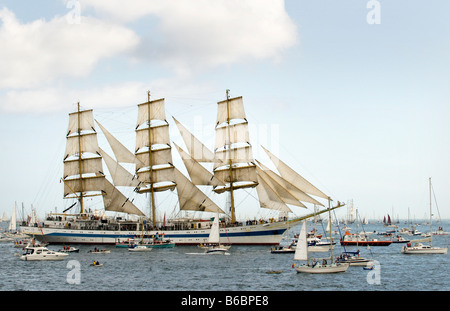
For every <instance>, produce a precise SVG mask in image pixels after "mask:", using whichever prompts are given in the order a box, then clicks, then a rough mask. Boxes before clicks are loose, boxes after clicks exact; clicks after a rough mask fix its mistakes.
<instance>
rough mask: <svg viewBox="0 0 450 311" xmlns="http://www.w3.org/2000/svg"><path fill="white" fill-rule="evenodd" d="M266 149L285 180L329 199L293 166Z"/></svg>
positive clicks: (306, 191) (308, 192) (304, 190)
mask: <svg viewBox="0 0 450 311" xmlns="http://www.w3.org/2000/svg"><path fill="white" fill-rule="evenodd" d="M263 149H264V151H265V152H266V153H267V155H268V156H269V157H270V159H271V160H272V162H273V163H274V164H275V166H276V167H277V170H278V172H279V173H280V175H281V177H283V178H284V179H285V180H287V181H288V182H290V183H291V184H293V185H294V186H295V187H297V188H298V189H300V190H302V191H303V192H305V193H307V194H311V195H314V196H318V197H321V198H324V199H328V198H329V197H328V196H327V195H326V194H325V193H323V192H322V191H320V190H319V189H317V188H316V187H315V186H314V185H312V184H311V183H310V182H309V181H307V180H306V179H305V178H303V177H302V176H300V175H299V174H298V173H297V172H296V171H294V170H293V169H292V168H290V167H289V166H288V165H286V164H285V163H284V162H282V161H281V160H280V159H278V158H277V157H276V156H275V155H273V154H272V153H271V152H270V151H269V150H267V149H266V148H264V147H263Z"/></svg>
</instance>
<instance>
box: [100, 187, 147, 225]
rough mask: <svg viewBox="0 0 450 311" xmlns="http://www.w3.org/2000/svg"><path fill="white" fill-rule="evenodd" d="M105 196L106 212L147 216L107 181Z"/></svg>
mask: <svg viewBox="0 0 450 311" xmlns="http://www.w3.org/2000/svg"><path fill="white" fill-rule="evenodd" d="M104 184H105V195H104V196H103V202H104V204H105V210H107V211H115V212H121V213H127V214H133V215H139V216H145V215H144V213H142V212H141V211H140V210H139V209H138V208H137V207H136V206H135V205H134V204H133V203H132V202H130V201H129V200H128V199H127V198H126V197H125V196H124V195H123V194H122V193H121V192H120V191H119V190H118V189H117V188H116V187H114V186H113V185H112V184H111V183H110V182H109V181H108V180H107V179H105V182H104Z"/></svg>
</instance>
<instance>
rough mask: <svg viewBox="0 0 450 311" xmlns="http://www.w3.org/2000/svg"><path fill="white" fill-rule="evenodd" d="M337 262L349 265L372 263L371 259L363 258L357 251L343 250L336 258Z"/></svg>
mask: <svg viewBox="0 0 450 311" xmlns="http://www.w3.org/2000/svg"><path fill="white" fill-rule="evenodd" d="M336 262H338V263H348V264H349V265H350V266H367V265H372V264H373V260H371V259H366V258H363V257H361V256H360V255H359V251H358V252H343V253H341V255H339V257H338V258H336Z"/></svg>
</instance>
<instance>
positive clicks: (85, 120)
mask: <svg viewBox="0 0 450 311" xmlns="http://www.w3.org/2000/svg"><path fill="white" fill-rule="evenodd" d="M66 138H67V141H66V152H65V157H64V177H63V181H64V197H65V198H74V197H76V198H78V199H79V200H80V201H82V199H83V197H84V196H85V193H86V192H91V193H90V194H89V196H92V195H101V194H102V193H101V192H102V191H103V190H104V180H105V176H104V174H103V168H102V162H101V159H102V158H101V155H100V148H99V146H98V142H97V132H96V131H95V128H94V118H93V112H92V110H80V106H79V104H78V111H77V112H74V113H71V114H69V129H68V131H67V136H66Z"/></svg>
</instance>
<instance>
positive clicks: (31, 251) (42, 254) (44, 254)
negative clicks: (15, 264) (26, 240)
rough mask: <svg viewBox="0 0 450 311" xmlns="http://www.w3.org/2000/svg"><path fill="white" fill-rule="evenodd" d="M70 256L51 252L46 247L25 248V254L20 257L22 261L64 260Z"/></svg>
mask: <svg viewBox="0 0 450 311" xmlns="http://www.w3.org/2000/svg"><path fill="white" fill-rule="evenodd" d="M68 255H69V254H67V253H60V252H55V251H51V250H49V249H48V248H46V247H42V246H39V247H32V246H27V247H25V253H24V254H23V255H22V256H21V257H20V259H21V260H26V261H31V260H63V259H64V258H66V257H67V256H68Z"/></svg>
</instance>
